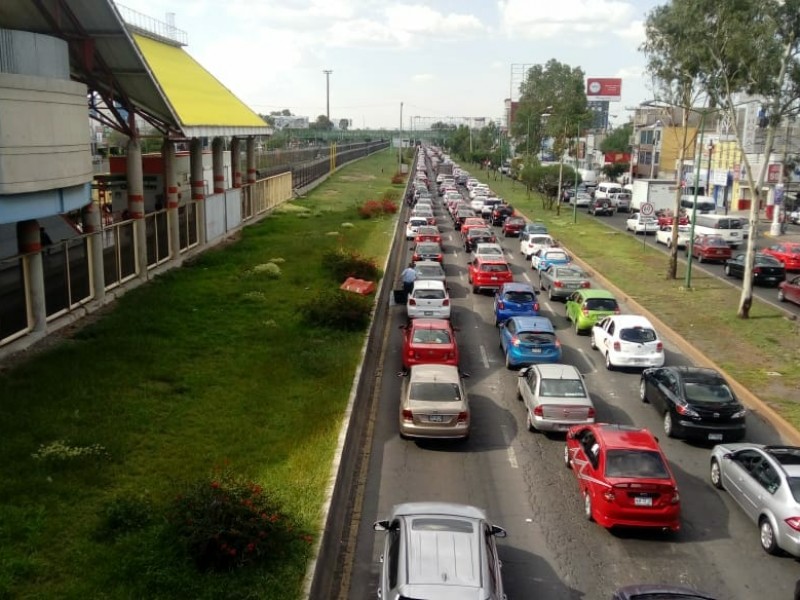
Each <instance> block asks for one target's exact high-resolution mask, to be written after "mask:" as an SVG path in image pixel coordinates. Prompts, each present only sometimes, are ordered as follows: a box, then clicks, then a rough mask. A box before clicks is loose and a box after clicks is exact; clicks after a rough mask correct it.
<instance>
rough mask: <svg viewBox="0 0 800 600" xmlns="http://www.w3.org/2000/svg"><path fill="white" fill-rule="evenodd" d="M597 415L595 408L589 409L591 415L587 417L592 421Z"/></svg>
mask: <svg viewBox="0 0 800 600" xmlns="http://www.w3.org/2000/svg"><path fill="white" fill-rule="evenodd" d="M595 414H597V413H596V412H595V410H594V406H590V407H589V414H588V415H587V416H588V417H589V418H590V419H594V416H595Z"/></svg>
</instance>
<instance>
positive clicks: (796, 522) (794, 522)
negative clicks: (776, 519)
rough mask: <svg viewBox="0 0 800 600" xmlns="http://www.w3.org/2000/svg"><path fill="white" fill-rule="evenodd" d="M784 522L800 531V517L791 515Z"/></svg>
mask: <svg viewBox="0 0 800 600" xmlns="http://www.w3.org/2000/svg"><path fill="white" fill-rule="evenodd" d="M784 522H785V523H786V524H787V525H788V526H789V527H791V528H792V529H794V530H795V531H800V517H789V518H788V519H784Z"/></svg>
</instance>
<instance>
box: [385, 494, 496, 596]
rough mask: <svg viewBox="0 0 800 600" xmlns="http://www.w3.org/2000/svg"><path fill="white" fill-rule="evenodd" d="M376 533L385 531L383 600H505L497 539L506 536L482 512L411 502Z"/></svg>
mask: <svg viewBox="0 0 800 600" xmlns="http://www.w3.org/2000/svg"><path fill="white" fill-rule="evenodd" d="M373 529H375V531H385V532H386V540H385V542H384V549H383V554H381V563H382V564H381V580H380V584H379V586H378V598H381V599H382V600H402V599H407V598H425V599H426V600H439V599H441V600H444V599H448V600H450V599H452V598H459V599H463V600H503V599H504V598H505V593H504V592H503V579H502V577H501V574H500V567H501V563H500V559H499V558H498V556H497V546H496V545H495V538H499V537H505V536H506V531H505V529H503V528H502V527H498V526H497V525H492V524H491V523H489V522H488V520H487V518H486V513H484V512H483V511H482V510H481V509H480V508H476V507H474V506H469V505H466V504H453V503H449V502H407V503H404V504H398V505H396V506H395V507H394V508H392V512H391V514H390V515H389V518H388V519H385V520H382V521H377V522H376V523H375V524H374V526H373Z"/></svg>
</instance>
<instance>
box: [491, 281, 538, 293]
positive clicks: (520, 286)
mask: <svg viewBox="0 0 800 600" xmlns="http://www.w3.org/2000/svg"><path fill="white" fill-rule="evenodd" d="M500 289H501V290H502V291H504V292H532V293H533V294H536V292H534V290H533V286H532V285H531V284H529V283H523V282H521V281H510V282H508V283H504V284H503V285H501V286H500Z"/></svg>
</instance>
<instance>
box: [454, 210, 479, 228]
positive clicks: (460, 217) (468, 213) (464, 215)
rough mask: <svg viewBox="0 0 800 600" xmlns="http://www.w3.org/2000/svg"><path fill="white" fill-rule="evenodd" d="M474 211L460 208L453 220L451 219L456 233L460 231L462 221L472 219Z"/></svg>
mask: <svg viewBox="0 0 800 600" xmlns="http://www.w3.org/2000/svg"><path fill="white" fill-rule="evenodd" d="M474 216H476V215H475V211H474V210H472V209H471V208H461V209H459V210H458V212H457V213H456V216H455V218H454V219H453V223H454V225H455V229H456V231H461V226H462V225H463V224H464V220H465V219H468V218H469V217H474Z"/></svg>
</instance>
